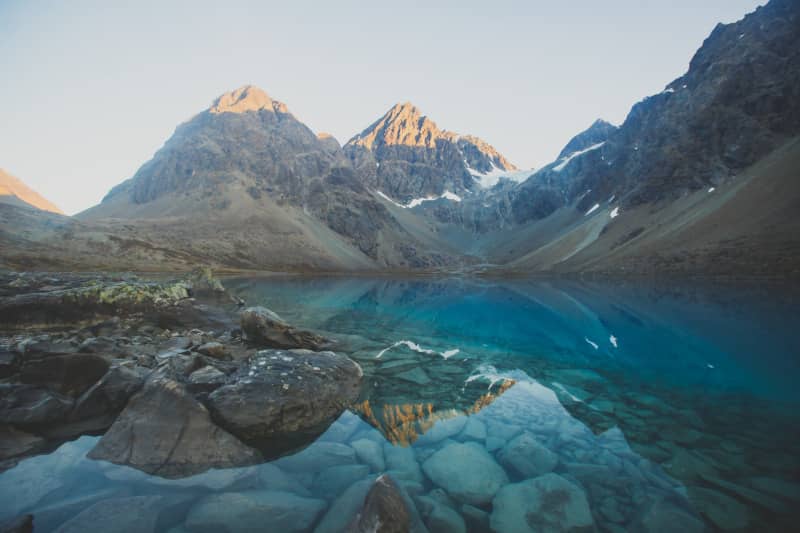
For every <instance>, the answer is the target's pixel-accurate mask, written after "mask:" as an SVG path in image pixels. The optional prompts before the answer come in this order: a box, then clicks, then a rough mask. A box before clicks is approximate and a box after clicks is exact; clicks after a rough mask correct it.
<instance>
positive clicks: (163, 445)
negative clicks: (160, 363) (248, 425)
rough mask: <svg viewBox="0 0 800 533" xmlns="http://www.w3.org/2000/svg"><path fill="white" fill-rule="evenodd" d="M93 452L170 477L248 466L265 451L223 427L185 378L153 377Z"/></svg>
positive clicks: (101, 457)
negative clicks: (183, 381)
mask: <svg viewBox="0 0 800 533" xmlns="http://www.w3.org/2000/svg"><path fill="white" fill-rule="evenodd" d="M88 457H90V458H92V459H101V460H105V461H109V462H112V463H116V464H123V465H128V466H132V467H134V468H137V469H139V470H142V471H144V472H147V473H149V474H155V475H159V476H162V477H167V478H176V477H185V476H190V475H193V474H198V473H201V472H204V471H206V470H208V469H210V468H227V467H233V466H244V465H249V464H253V463H256V462H258V461H259V460H260V459H261V456H260V454H259V453H258V452H257V451H256V450H253V449H252V448H250V447H248V446H246V445H245V444H243V443H242V442H240V441H239V440H238V439H237V438H236V437H234V436H233V435H231V434H230V433H228V432H227V431H225V430H224V429H222V428H220V427H217V426H216V425H215V424H214V423H213V422H212V421H211V417H210V416H209V413H208V410H207V409H206V408H205V407H204V406H203V405H202V404H201V403H200V402H198V401H197V400H195V399H194V398H193V397H192V396H191V395H190V394H189V393H188V392H187V391H186V389H185V388H184V387H183V385H181V384H180V383H178V382H176V381H174V380H172V379H169V378H167V377H165V376H163V375H161V374H156V375H154V376H151V377H150V378H149V379H148V381H147V382H146V383H145V385H144V387H143V388H142V390H141V391H139V392H138V393H137V394H136V395H135V396H134V397H133V398H131V400H130V402H129V403H128V406H127V407H126V408H125V410H124V411H123V412H122V414H121V415H120V416H119V418H117V420H116V422H114V424H113V425H112V426H111V428H110V429H109V430H108V432H107V433H106V434H105V435H103V438H102V439H100V442H98V443H97V445H96V446H95V447H94V449H92V450H91V451H90V452H89V455H88Z"/></svg>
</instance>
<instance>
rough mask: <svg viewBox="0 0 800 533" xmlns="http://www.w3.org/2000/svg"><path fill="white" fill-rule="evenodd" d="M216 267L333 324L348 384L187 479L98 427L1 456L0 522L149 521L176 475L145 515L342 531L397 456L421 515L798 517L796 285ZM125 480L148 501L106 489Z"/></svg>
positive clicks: (720, 521) (502, 522) (419, 521)
mask: <svg viewBox="0 0 800 533" xmlns="http://www.w3.org/2000/svg"><path fill="white" fill-rule="evenodd" d="M224 283H225V286H226V287H227V288H228V290H229V291H231V292H232V293H233V294H235V295H238V296H241V297H242V298H244V299H245V300H246V301H247V302H248V304H250V305H264V306H266V307H268V308H270V309H272V310H273V311H275V312H276V313H277V314H278V315H280V316H281V317H282V318H284V319H285V320H287V321H288V322H291V323H292V324H295V325H297V326H299V327H303V328H306V329H310V330H313V331H316V332H320V333H322V334H323V335H326V336H328V337H330V338H332V339H335V340H336V342H337V346H338V348H337V351H339V352H341V353H344V354H346V355H348V356H349V357H351V358H352V359H353V360H355V361H356V362H358V363H359V365H360V366H361V367H362V369H363V372H364V379H363V386H362V392H361V397H360V398H359V400H358V403H357V404H355V405H353V406H352V408H351V409H349V410H347V411H345V412H344V413H343V414H342V415H341V416H340V417H339V418H338V419H337V420H336V421H335V422H333V424H332V425H330V426H329V427H328V429H327V430H326V431H325V432H324V433H323V434H322V435H321V436H320V437H319V438H317V439H316V440H315V441H314V442H313V443H312V444H310V445H308V446H307V447H305V448H304V449H302V450H299V451H297V450H296V451H294V452H293V453H291V454H289V455H285V456H282V457H279V458H277V459H274V460H272V461H270V462H268V463H264V464H261V465H256V466H250V467H244V468H236V469H228V470H211V471H208V472H206V473H203V474H200V475H196V476H192V477H188V478H183V479H174V480H172V479H164V478H160V477H157V476H150V475H147V474H144V473H142V472H140V471H138V470H134V469H132V468H129V467H125V466H117V465H114V464H111V463H106V462H103V461H94V460H91V459H88V458H87V457H86V453H87V452H88V451H89V450H90V449H91V448H92V447H93V446H94V444H95V443H96V442H97V440H98V439H99V438H100V437H98V436H83V437H81V438H79V439H77V440H75V441H72V442H68V443H66V444H63V445H62V446H60V447H59V448H58V449H56V450H55V451H53V452H52V453H49V454H46V455H39V456H36V457H32V458H29V459H25V460H23V461H21V462H20V463H19V464H18V465H17V466H15V467H14V468H11V469H10V470H7V471H6V472H4V473H2V474H0V521H2V520H5V519H7V518H12V517H13V516H16V515H17V514H19V513H21V512H27V513H32V514H33V515H34V523H35V531H37V532H39V531H55V530H59V528H61V530H63V531H79V530H82V529H83V530H87V531H88V530H92V524H90V523H82V522H81V521H80V520H79V519H76V517H79V516H80V513H81V512H82V511H83V510H85V509H87V508H88V507H90V506H92V505H96V504H97V503H98V502H107V503H108V505H109V506H110V508H111V509H114V512H116V513H119V514H120V515H121V516H122V515H125V514H126V513H129V514H130V513H133V515H134V516H135V515H141V516H142V517H143V520H142V531H145V530H147V529H146V528H145V522H148V520H145V519H144V517H150V518H152V517H153V516H154V515H153V513H154V512H155V511H153V510H151V509H148V507H147V505H146V502H147V501H149V500H148V498H149V497H151V496H163V495H175V496H177V497H179V498H177V499H176V500H175V501H179V502H181V503H180V505H177V504H176V505H173V506H172V507H164V508H160V509H158V511H157V519H154V520H155V522H153V523H154V524H155V525H154V526H153V527H154V528H155V529H156V530H158V531H170V532H172V533H179V532H184V531H188V532H206V531H230V532H234V531H268V532H289V531H318V532H337V531H344V530H346V528H347V527H348V524H350V523H351V521H352V519H353V516H354V515H355V514H356V513H357V512H358V511H359V509H360V508H361V505H362V503H363V501H364V498H365V496H366V494H367V491H368V490H369V489H370V486H371V485H372V483H373V481H374V480H375V478H376V477H377V476H379V475H381V474H383V473H388V474H389V475H390V476H391V477H392V479H393V480H394V481H395V482H396V484H397V485H398V487H399V488H400V490H401V493H402V496H403V499H404V500H405V501H406V504H407V506H408V508H409V511H410V514H411V523H412V531H420V532H422V531H431V532H451V531H452V532H459V531H470V532H478V531H498V532H506V531H508V532H519V531H608V532H623V531H659V532H661V531H664V532H666V531H681V532H682V533H689V532H693V531H797V530H798V527H800V526H798V525H797V524H798V520H799V519H800V386H798V384H799V383H800V300H798V296H799V295H800V290H798V289H797V288H793V287H785V286H776V285H771V284H753V283H748V284H746V285H735V286H734V285H726V284H710V283H700V282H697V283H683V284H680V283H678V284H672V283H666V282H664V283H660V284H658V285H654V284H652V283H644V282H641V283H640V282H623V283H618V282H616V283H611V282H579V281H567V280H564V281H561V280H559V281H541V280H524V279H521V280H510V281H508V280H506V281H496V280H491V279H464V278H447V279H440V278H415V279H394V278H374V279H365V278H357V279H354V278H337V277H326V278H300V277H264V278H228V279H226V280H225V281H224ZM122 496H124V497H131V496H141V497H142V498H141V499H140V500H137V501H141V502H143V507H141V508H128V509H119V508H116V509H115V508H114V500H115V499H116V498H119V497H122ZM127 501H130V500H127ZM123 522H125V520H123V519H120V521H119V523H120V524H121V523H123ZM128 522H130V520H129V521H128ZM87 528H88V529H87ZM112 529H113V528H112Z"/></svg>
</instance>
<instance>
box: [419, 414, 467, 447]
mask: <svg viewBox="0 0 800 533" xmlns="http://www.w3.org/2000/svg"><path fill="white" fill-rule="evenodd" d="M466 423H467V417H466V416H461V415H460V416H455V417H453V418H446V419H443V420H437V421H436V422H435V423H434V424H433V426H432V427H431V428H430V429H428V430H427V431H426V432H425V433H424V434H422V436H420V438H419V439H417V442H416V443H415V444H416V445H419V446H427V445H429V444H436V443H438V442H441V441H443V440H445V439H449V438H451V437H454V436H456V435H458V434H459V433H460V432H461V430H462V429H464V426H465V425H466Z"/></svg>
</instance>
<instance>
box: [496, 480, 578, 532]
mask: <svg viewBox="0 0 800 533" xmlns="http://www.w3.org/2000/svg"><path fill="white" fill-rule="evenodd" d="M490 522H491V527H492V530H494V531H515V532H531V533H533V532H538V531H570V532H574V533H578V532H584V531H585V532H589V531H593V530H594V520H593V518H592V513H591V511H590V509H589V502H588V501H587V500H586V494H584V492H583V490H581V489H580V488H579V487H578V486H577V485H574V484H573V483H570V482H569V481H567V480H566V479H564V478H563V477H561V476H559V475H558V474H553V473H549V474H545V475H543V476H539V477H536V478H533V479H528V480H525V481H522V482H520V483H514V484H512V485H506V486H505V487H503V488H501V489H500V491H499V492H498V493H497V496H495V498H494V501H493V502H492V514H491V518H490Z"/></svg>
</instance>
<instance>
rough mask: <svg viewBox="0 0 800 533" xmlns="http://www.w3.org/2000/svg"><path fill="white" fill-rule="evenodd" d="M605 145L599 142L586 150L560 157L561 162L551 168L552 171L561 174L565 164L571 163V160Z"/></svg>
mask: <svg viewBox="0 0 800 533" xmlns="http://www.w3.org/2000/svg"><path fill="white" fill-rule="evenodd" d="M605 143H606V142H605V141H603V142H599V143H597V144H593V145H591V146H590V147H588V148H584V149H583V150H578V151H577V152H572V153H571V154H569V155H568V156H565V157H562V158H561V162H560V163H559V164H558V165H556V166H554V167H553V170H554V171H555V172H561V171H562V170H564V167H566V166H567V164H568V163H569V162H570V161H572V160H573V159H575V158H576V157H579V156H582V155H583V154H585V153H587V152H591V151H592V150H597V149H598V148H600V147H601V146H603V145H604V144H605Z"/></svg>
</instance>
